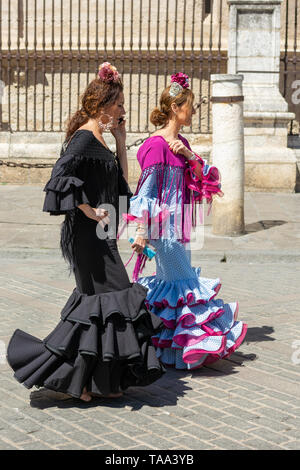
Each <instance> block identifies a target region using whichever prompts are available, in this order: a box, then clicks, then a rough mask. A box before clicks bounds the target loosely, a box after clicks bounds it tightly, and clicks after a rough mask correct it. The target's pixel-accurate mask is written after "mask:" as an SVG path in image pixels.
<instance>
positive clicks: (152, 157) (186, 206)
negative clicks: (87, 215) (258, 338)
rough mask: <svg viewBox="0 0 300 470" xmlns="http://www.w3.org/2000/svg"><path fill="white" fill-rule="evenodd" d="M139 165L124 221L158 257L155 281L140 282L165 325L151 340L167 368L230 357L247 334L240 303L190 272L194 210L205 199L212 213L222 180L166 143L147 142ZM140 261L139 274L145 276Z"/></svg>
mask: <svg viewBox="0 0 300 470" xmlns="http://www.w3.org/2000/svg"><path fill="white" fill-rule="evenodd" d="M179 138H180V139H181V140H182V141H183V142H184V144H185V145H186V146H187V147H188V148H190V146H189V144H188V141H187V140H186V139H184V138H183V137H182V136H180V135H179ZM137 158H138V161H139V164H140V166H141V169H142V174H141V177H140V180H139V183H138V186H137V190H136V192H135V195H134V196H133V197H132V198H131V200H130V210H129V213H128V214H127V215H125V219H126V220H127V222H128V221H130V220H134V221H138V222H143V223H144V224H146V226H147V229H148V238H149V241H150V244H151V245H152V246H153V247H154V248H155V250H156V256H155V260H156V274H155V275H153V276H147V277H138V282H139V283H140V284H141V285H142V286H144V287H146V288H147V289H148V293H147V297H146V301H147V303H146V305H147V307H148V308H149V309H150V311H151V312H153V313H155V314H156V315H157V316H158V317H159V318H160V319H161V320H162V321H163V323H164V326H165V328H164V329H163V330H162V331H160V332H159V333H158V334H157V335H156V336H154V337H152V341H153V343H154V345H155V346H156V348H157V352H156V354H157V356H158V357H159V358H160V360H161V361H162V362H163V363H164V364H165V365H170V366H175V367H176V368H177V369H195V368H198V367H201V366H203V365H205V364H210V363H212V362H215V361H217V360H219V359H222V358H225V357H228V356H229V355H230V354H231V353H232V352H234V351H235V350H236V349H237V348H238V347H239V346H240V344H241V343H242V341H243V339H244V337H245V335H246V331H247V325H246V324H244V323H243V322H241V321H238V320H237V316H238V302H232V303H224V302H223V300H222V299H217V298H216V296H217V294H218V292H219V289H220V287H221V281H220V279H219V278H216V279H209V278H206V277H202V276H201V268H200V267H196V268H195V267H192V266H191V252H190V250H189V241H190V233H191V227H192V226H195V224H196V216H197V211H196V208H197V207H201V204H202V201H203V200H204V199H206V201H207V203H208V204H209V208H210V207H211V203H212V196H213V194H216V193H221V195H222V194H223V193H222V191H221V183H220V174H219V172H218V170H217V168H216V167H214V166H209V165H207V164H206V161H205V160H203V159H202V158H201V157H198V156H197V161H193V160H192V161H189V162H187V160H186V159H185V157H184V156H183V155H180V154H177V155H175V154H174V153H173V152H172V151H170V149H169V146H168V143H167V142H166V141H165V139H164V138H163V137H162V136H153V137H149V138H148V139H147V140H146V141H145V142H144V144H143V145H142V146H141V147H140V149H139V151H138V154H137ZM199 174H201V178H199ZM197 175H198V176H197ZM199 204H200V206H199ZM141 257H142V255H139V258H140V259H138V260H137V263H136V269H135V273H136V274H138V273H139V272H141V269H140V268H141V265H143V261H142V260H141Z"/></svg>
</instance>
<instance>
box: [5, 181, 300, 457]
mask: <svg viewBox="0 0 300 470" xmlns="http://www.w3.org/2000/svg"><path fill="white" fill-rule="evenodd" d="M41 189H42V188H41V187H38V186H25V187H18V186H13V185H7V186H5V185H0V228H1V230H0V241H1V248H0V263H1V271H0V281H1V282H0V312H1V318H2V321H1V325H0V341H1V342H0V346H1V348H2V349H1V351H0V352H1V356H0V370H1V375H0V392H1V403H0V448H1V449H149V450H153V449H167V450H170V449H174V450H176V449H188V450H190V449H207V450H209V449H219V450H220V449H249V450H251V449H252V450H256V449H286V450H288V449H299V448H300V430H299V429H300V395H299V380H300V315H299V313H300V290H299V280H300V269H299V258H300V249H299V248H300V231H299V223H300V210H299V209H300V194H272V193H246V195H245V219H246V220H245V222H246V232H247V234H246V235H243V236H242V237H216V236H214V235H212V232H211V220H210V218H206V219H205V243H204V249H203V250H201V251H194V252H193V255H192V257H193V265H194V266H201V268H202V275H203V277H211V278H214V277H220V278H221V282H222V287H221V289H220V291H219V294H218V295H217V298H222V299H223V300H224V301H226V302H233V301H236V300H238V302H239V318H240V319H241V320H243V321H245V322H246V323H247V324H248V334H247V336H246V339H245V341H244V343H243V344H242V346H241V347H240V348H239V349H238V351H237V352H236V353H234V354H233V355H232V356H231V357H230V359H227V360H223V361H219V362H218V363H215V364H212V365H211V366H209V367H204V368H202V369H199V370H197V371H195V372H192V373H191V372H182V371H176V370H172V369H168V370H167V372H166V374H165V375H164V376H163V377H162V378H161V379H160V380H159V381H157V382H156V383H155V384H153V385H151V386H148V387H145V388H130V389H128V390H127V391H126V393H125V395H124V397H122V398H121V399H115V400H112V399H111V400H108V399H106V400H104V399H95V400H93V401H92V402H91V403H87V404H86V403H83V402H81V401H79V400H75V399H69V400H66V399H65V398H66V397H65V396H64V395H60V394H55V393H53V392H50V391H47V390H45V389H40V390H37V389H31V390H27V389H26V388H25V387H24V386H23V385H21V384H19V383H18V382H17V381H16V380H15V379H14V378H13V373H12V370H11V369H10V368H9V366H8V365H7V363H6V361H5V348H6V345H7V343H8V340H9V338H10V336H11V335H12V333H13V331H14V330H15V329H16V328H20V329H24V330H25V331H27V332H28V333H30V334H32V335H34V336H38V337H39V338H43V337H45V336H46V335H47V334H48V333H49V332H50V331H51V329H53V328H54V326H55V325H56V324H57V322H58V319H59V314H60V310H61V309H62V307H63V306H64V304H65V302H66V300H67V299H68V297H69V295H70V293H71V290H72V289H73V287H74V280H73V278H72V277H69V276H68V270H67V266H66V264H65V263H64V261H63V260H62V258H61V257H60V253H59V250H58V249H57V247H58V240H59V224H60V222H61V221H62V218H54V217H50V216H49V215H47V214H43V213H41V205H42V197H43V195H42V192H41ZM120 246H121V253H122V257H123V259H124V261H126V260H127V259H128V255H129V249H128V245H127V243H126V241H122V242H121V244H120ZM129 268H130V269H129V270H128V271H129V272H131V271H132V265H131V266H130V267H129ZM153 271H154V264H152V265H151V263H150V264H149V266H148V267H147V270H146V271H145V274H152V273H153Z"/></svg>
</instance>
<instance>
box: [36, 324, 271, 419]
mask: <svg viewBox="0 0 300 470" xmlns="http://www.w3.org/2000/svg"><path fill="white" fill-rule="evenodd" d="M273 332H274V328H273V327H271V326H266V325H264V326H262V327H252V328H248V331H247V335H246V337H245V342H246V343H247V344H249V343H251V342H261V341H275V338H271V337H270V336H269V335H270V334H272V333H273ZM256 359H257V355H256V354H244V353H243V352H241V351H237V352H235V353H234V354H232V355H231V356H230V357H229V358H227V359H222V360H219V361H217V362H215V363H213V364H211V365H210V366H204V367H201V368H199V369H196V370H194V371H192V370H189V371H182V370H175V369H173V368H167V370H166V373H165V374H164V376H163V377H162V378H160V379H159V380H157V381H156V382H155V383H154V384H152V385H148V386H147V387H131V388H129V389H127V390H126V391H125V392H124V395H123V396H122V397H120V398H100V397H99V398H98V397H94V398H93V399H92V401H90V402H87V403H86V402H83V401H82V400H80V399H77V398H72V397H69V396H68V395H65V394H63V393H57V392H54V391H52V390H48V389H46V388H41V389H39V390H37V391H34V392H32V393H31V394H30V406H31V407H33V408H39V409H41V410H42V409H45V408H53V407H56V408H74V407H76V408H82V409H85V408H93V407H95V406H102V407H108V408H126V409H127V408H128V409H130V411H137V410H140V409H141V408H143V407H144V406H147V407H153V408H163V407H165V406H167V407H169V406H176V404H177V401H178V397H183V396H184V395H185V392H187V391H188V390H192V389H193V386H191V384H190V383H189V384H188V385H187V382H185V381H184V378H185V377H186V378H187V377H188V378H190V377H192V378H201V377H216V378H217V377H218V378H220V377H222V376H225V375H230V374H237V373H238V372H239V371H238V369H239V368H240V367H243V366H244V363H245V362H249V361H255V360H256ZM200 385H201V384H200ZM197 388H199V387H197ZM200 388H201V386H200Z"/></svg>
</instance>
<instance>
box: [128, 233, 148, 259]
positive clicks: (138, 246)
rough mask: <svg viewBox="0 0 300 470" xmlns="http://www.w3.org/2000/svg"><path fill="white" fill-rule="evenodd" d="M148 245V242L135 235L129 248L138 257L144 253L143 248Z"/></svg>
mask: <svg viewBox="0 0 300 470" xmlns="http://www.w3.org/2000/svg"><path fill="white" fill-rule="evenodd" d="M147 243H149V240H148V239H146V238H144V237H143V236H141V235H138V234H137V235H136V237H135V239H134V242H133V244H132V245H131V248H132V249H133V251H134V252H135V253H137V254H138V255H141V254H142V253H143V251H144V248H145V246H146V245H147Z"/></svg>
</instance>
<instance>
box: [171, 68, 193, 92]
mask: <svg viewBox="0 0 300 470" xmlns="http://www.w3.org/2000/svg"><path fill="white" fill-rule="evenodd" d="M173 82H176V83H179V85H181V86H182V88H188V87H189V76H188V75H186V74H185V73H182V72H179V73H175V74H174V75H171V83H173Z"/></svg>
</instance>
